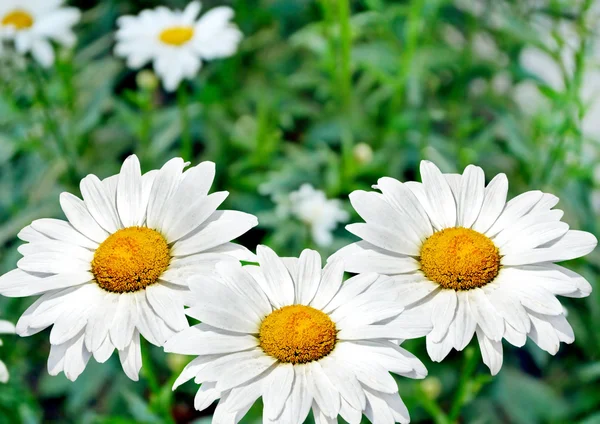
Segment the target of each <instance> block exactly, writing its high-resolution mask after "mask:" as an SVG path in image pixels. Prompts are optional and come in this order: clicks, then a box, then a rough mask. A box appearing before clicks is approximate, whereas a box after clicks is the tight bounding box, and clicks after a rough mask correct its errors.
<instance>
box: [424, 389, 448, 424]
mask: <svg viewBox="0 0 600 424" xmlns="http://www.w3.org/2000/svg"><path fill="white" fill-rule="evenodd" d="M419 396H420V402H421V406H422V407H423V409H425V410H426V411H427V412H428V413H429V415H431V418H433V422H434V423H435V424H450V421H449V420H448V417H447V416H446V414H444V411H442V409H441V408H440V407H439V405H438V404H437V403H436V402H435V401H434V400H433V399H431V398H430V397H429V396H427V394H425V393H422V392H421V393H420V394H419Z"/></svg>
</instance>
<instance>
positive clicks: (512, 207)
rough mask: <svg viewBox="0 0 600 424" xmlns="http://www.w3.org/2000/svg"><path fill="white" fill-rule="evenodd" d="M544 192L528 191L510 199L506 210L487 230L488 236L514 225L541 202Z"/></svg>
mask: <svg viewBox="0 0 600 424" xmlns="http://www.w3.org/2000/svg"><path fill="white" fill-rule="evenodd" d="M542 195H543V193H542V192H541V191H538V190H535V191H528V192H527V193H523V194H520V195H518V196H517V197H515V198H514V199H512V200H511V201H509V202H508V203H507V204H506V206H505V207H504V210H503V211H502V213H501V214H500V216H499V217H498V219H497V220H496V222H494V224H493V225H492V226H491V227H490V228H489V229H488V230H487V231H486V232H485V235H486V236H488V237H492V236H495V235H496V234H498V233H499V232H500V231H502V230H503V229H505V228H507V227H509V226H510V225H512V224H513V223H514V222H515V221H516V220H517V219H519V218H521V217H522V216H523V215H525V214H526V213H527V212H529V211H530V210H531V208H533V206H534V205H535V204H536V203H537V202H539V200H540V199H541V198H542Z"/></svg>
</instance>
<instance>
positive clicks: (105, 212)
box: [80, 175, 122, 233]
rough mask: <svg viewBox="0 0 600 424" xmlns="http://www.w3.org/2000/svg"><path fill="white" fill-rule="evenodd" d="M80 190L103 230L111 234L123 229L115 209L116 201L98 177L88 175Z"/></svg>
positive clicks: (82, 181)
mask: <svg viewBox="0 0 600 424" xmlns="http://www.w3.org/2000/svg"><path fill="white" fill-rule="evenodd" d="M80 188H81V194H82V195H83V201H84V202H85V205H86V207H87V209H88V210H89V212H90V214H91V215H92V216H93V217H94V220H96V222H97V223H98V224H100V226H101V227H102V228H104V229H105V230H106V231H108V232H109V233H114V232H115V231H117V230H118V229H119V228H122V224H121V220H120V219H119V216H118V215H117V210H116V208H115V199H114V198H111V197H110V195H109V193H108V192H107V191H106V189H105V188H104V186H103V185H102V182H101V181H100V180H99V179H98V177H96V176H95V175H88V176H87V177H85V178H84V179H83V180H81V184H80Z"/></svg>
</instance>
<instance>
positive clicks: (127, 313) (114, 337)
mask: <svg viewBox="0 0 600 424" xmlns="http://www.w3.org/2000/svg"><path fill="white" fill-rule="evenodd" d="M133 298H134V295H133V294H126V295H120V296H119V303H118V305H117V306H116V309H115V315H114V318H113V324H112V326H111V327H110V339H111V341H112V343H113V344H114V345H115V347H116V348H117V349H119V350H122V349H125V347H126V346H128V345H129V341H130V340H131V338H132V337H133V331H134V329H135V326H136V324H137V320H136V318H135V317H136V314H135V313H134V311H135V303H134V299H133Z"/></svg>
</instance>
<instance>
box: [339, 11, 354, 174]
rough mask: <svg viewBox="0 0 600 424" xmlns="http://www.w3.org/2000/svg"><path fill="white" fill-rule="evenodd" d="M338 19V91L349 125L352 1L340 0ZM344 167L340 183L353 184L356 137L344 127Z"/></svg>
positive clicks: (350, 118) (341, 168) (350, 130)
mask: <svg viewBox="0 0 600 424" xmlns="http://www.w3.org/2000/svg"><path fill="white" fill-rule="evenodd" d="M338 19H339V24H340V54H339V72H338V84H337V85H338V89H339V102H340V106H341V109H342V111H343V113H344V118H345V119H346V121H347V124H349V123H351V122H352V63H351V61H352V28H351V25H350V1H349V0H338ZM341 145H342V166H341V167H340V171H341V176H340V182H341V184H342V185H349V184H352V180H353V175H354V160H353V154H352V150H353V148H354V137H353V134H352V129H351V128H349V127H348V125H344V130H343V131H342V135H341Z"/></svg>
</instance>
